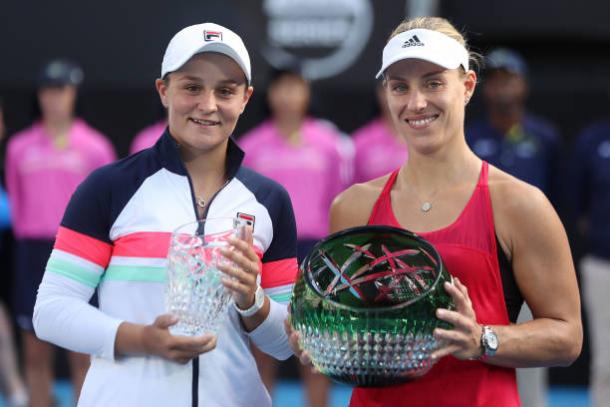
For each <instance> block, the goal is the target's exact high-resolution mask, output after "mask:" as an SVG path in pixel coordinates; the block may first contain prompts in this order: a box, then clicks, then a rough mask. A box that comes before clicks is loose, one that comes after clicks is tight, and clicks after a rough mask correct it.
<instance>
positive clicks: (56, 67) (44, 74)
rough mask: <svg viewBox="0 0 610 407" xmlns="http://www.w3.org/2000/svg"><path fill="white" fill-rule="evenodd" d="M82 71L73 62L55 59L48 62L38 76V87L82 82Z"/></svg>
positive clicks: (76, 84) (74, 84)
mask: <svg viewBox="0 0 610 407" xmlns="http://www.w3.org/2000/svg"><path fill="white" fill-rule="evenodd" d="M83 77H84V75H83V70H82V69H81V68H80V66H78V65H77V64H75V63H74V62H71V61H68V60H64V59H56V60H53V61H51V62H48V63H47V64H46V65H45V66H44V67H43V68H42V70H41V71H40V74H39V75H38V86H53V85H60V86H61V85H73V86H78V85H80V84H81V82H82V81H83Z"/></svg>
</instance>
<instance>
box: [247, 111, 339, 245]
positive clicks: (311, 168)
mask: <svg viewBox="0 0 610 407" xmlns="http://www.w3.org/2000/svg"><path fill="white" fill-rule="evenodd" d="M340 137H341V136H340V134H339V133H337V132H336V131H335V130H333V129H332V128H330V127H329V126H328V125H325V124H323V123H322V122H320V121H318V120H315V119H307V120H306V121H305V123H304V124H303V127H302V128H301V144H300V145H298V146H294V145H291V144H288V143H287V141H286V140H285V139H284V138H283V137H282V136H281V135H280V134H279V133H278V131H277V129H276V128H275V126H274V125H273V123H272V122H271V121H265V122H263V123H262V124H260V125H259V126H258V127H256V128H254V129H253V130H251V131H250V132H248V133H247V134H245V135H244V136H243V137H242V138H240V139H239V145H240V146H241V148H243V149H244V151H245V152H246V157H245V159H244V165H246V166H248V167H250V168H252V169H254V170H255V171H257V172H259V173H261V174H263V175H265V176H267V177H269V178H271V179H273V180H275V181H277V182H279V183H280V184H281V185H283V186H284V188H286V190H287V191H288V195H290V199H291V201H292V205H293V207H294V214H295V218H296V223H297V237H298V239H301V240H302V239H319V238H321V237H323V236H326V235H327V234H328V211H329V209H330V204H331V202H332V200H333V199H334V198H335V196H336V195H337V194H338V193H339V192H341V189H342V187H343V184H342V182H341V156H340V154H339V151H338V149H339V142H340V141H339V140H340Z"/></svg>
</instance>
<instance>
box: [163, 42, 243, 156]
mask: <svg viewBox="0 0 610 407" xmlns="http://www.w3.org/2000/svg"><path fill="white" fill-rule="evenodd" d="M156 86H157V91H158V92H159V95H160V97H161V102H162V103H163V105H164V106H165V107H166V108H167V113H168V115H167V116H168V123H169V131H170V134H171V135H172V136H173V137H174V139H175V140H176V141H177V142H178V143H179V144H180V145H181V146H182V147H183V148H187V149H189V150H193V151H199V152H206V151H211V150H214V149H216V148H223V147H224V146H226V143H227V140H228V138H229V136H230V135H231V134H232V133H233V130H234V129H235V125H236V124H237V119H239V116H240V115H241V114H242V112H243V111H244V109H245V107H246V104H247V103H248V100H249V99H250V96H251V95H252V91H253V89H252V87H251V86H248V85H247V83H246V78H245V76H244V73H243V71H242V70H241V68H240V67H239V65H237V63H235V61H233V60H232V59H231V58H229V57H227V56H226V55H223V54H217V53H212V52H206V53H201V54H197V55H195V56H194V57H192V58H191V59H190V60H189V61H188V62H187V63H186V64H184V65H183V66H182V67H181V68H180V69H179V70H177V71H175V72H172V73H170V74H169V76H168V79H166V80H161V79H158V80H157V82H156Z"/></svg>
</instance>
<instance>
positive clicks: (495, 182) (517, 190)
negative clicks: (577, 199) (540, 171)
mask: <svg viewBox="0 0 610 407" xmlns="http://www.w3.org/2000/svg"><path fill="white" fill-rule="evenodd" d="M489 193H490V195H491V200H492V205H493V208H494V213H498V214H502V215H508V216H511V215H517V214H520V215H523V216H527V215H528V214H535V213H537V212H538V211H541V210H542V211H545V210H553V207H552V206H551V203H550V202H549V200H548V199H547V197H546V196H545V195H544V193H543V192H542V191H541V190H540V189H539V188H537V187H535V186H533V185H530V184H528V183H526V182H523V181H521V180H519V179H517V178H515V177H513V176H512V175H510V174H508V173H506V172H504V171H502V170H499V169H498V168H496V167H493V166H490V171H489ZM553 211H554V210H553Z"/></svg>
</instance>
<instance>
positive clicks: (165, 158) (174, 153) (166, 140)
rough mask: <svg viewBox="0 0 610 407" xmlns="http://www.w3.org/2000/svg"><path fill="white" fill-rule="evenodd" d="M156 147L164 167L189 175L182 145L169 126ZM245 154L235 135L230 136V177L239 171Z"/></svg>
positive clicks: (228, 166) (228, 161) (228, 146)
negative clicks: (181, 151)
mask: <svg viewBox="0 0 610 407" xmlns="http://www.w3.org/2000/svg"><path fill="white" fill-rule="evenodd" d="M154 149H155V151H156V153H157V154H158V155H159V158H160V159H161V163H162V164H163V167H165V168H167V169H168V170H169V171H171V172H173V173H176V174H180V175H188V174H187V171H186V167H185V166H184V163H183V162H182V157H180V146H179V145H178V143H177V142H176V140H175V139H174V138H173V137H172V136H171V134H169V127H166V128H165V131H164V132H163V135H162V136H161V138H160V139H159V140H158V141H157V143H156V144H155V146H154ZM244 155H245V154H244V152H243V150H242V149H241V148H239V146H238V145H237V143H236V142H235V140H233V137H229V142H228V144H227V164H226V165H227V177H228V179H231V178H233V177H235V174H237V171H238V170H239V168H240V167H241V164H242V161H243V159H244Z"/></svg>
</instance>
